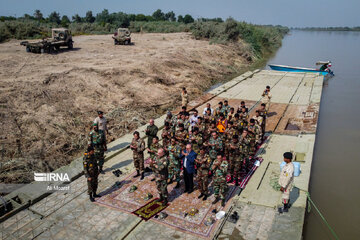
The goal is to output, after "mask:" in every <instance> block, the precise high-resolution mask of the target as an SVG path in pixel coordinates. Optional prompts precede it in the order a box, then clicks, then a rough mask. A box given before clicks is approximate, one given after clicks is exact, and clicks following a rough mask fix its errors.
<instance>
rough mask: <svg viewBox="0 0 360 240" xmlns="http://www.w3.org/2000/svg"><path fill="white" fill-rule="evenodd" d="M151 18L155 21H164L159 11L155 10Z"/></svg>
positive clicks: (163, 15)
mask: <svg viewBox="0 0 360 240" xmlns="http://www.w3.org/2000/svg"><path fill="white" fill-rule="evenodd" d="M152 17H153V18H154V19H155V21H165V14H164V13H163V12H162V11H161V10H160V9H158V10H156V11H155V12H154V13H153V14H152Z"/></svg>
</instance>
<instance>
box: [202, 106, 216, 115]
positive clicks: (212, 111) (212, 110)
mask: <svg viewBox="0 0 360 240" xmlns="http://www.w3.org/2000/svg"><path fill="white" fill-rule="evenodd" d="M208 108H209V109H210V110H211V116H212V115H214V109H212V108H211V104H210V103H207V104H206V108H204V111H203V115H205V114H206V110H207V109H208Z"/></svg>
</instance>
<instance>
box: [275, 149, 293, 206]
mask: <svg viewBox="0 0 360 240" xmlns="http://www.w3.org/2000/svg"><path fill="white" fill-rule="evenodd" d="M292 158H293V154H292V153H291V152H286V153H284V162H286V165H285V166H284V167H283V168H282V170H281V173H280V177H279V184H280V186H281V188H280V191H281V192H282V193H283V194H282V200H283V203H284V207H282V208H279V209H278V210H279V213H283V212H288V211H289V210H288V209H289V208H290V206H289V202H290V191H291V188H292V183H293V181H294V164H293V163H292V162H291V160H292Z"/></svg>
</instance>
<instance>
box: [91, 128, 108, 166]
mask: <svg viewBox="0 0 360 240" xmlns="http://www.w3.org/2000/svg"><path fill="white" fill-rule="evenodd" d="M88 146H92V147H93V148H94V150H95V158H96V160H97V161H98V166H99V172H100V173H104V172H103V165H104V160H105V158H104V153H105V152H106V151H107V147H106V138H105V134H104V132H103V131H102V130H99V128H98V124H97V123H94V124H93V130H92V131H91V132H90V133H89V137H88Z"/></svg>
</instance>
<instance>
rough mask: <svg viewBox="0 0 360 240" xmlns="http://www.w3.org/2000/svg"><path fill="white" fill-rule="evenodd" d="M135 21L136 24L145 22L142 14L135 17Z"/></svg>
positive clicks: (145, 19)
mask: <svg viewBox="0 0 360 240" xmlns="http://www.w3.org/2000/svg"><path fill="white" fill-rule="evenodd" d="M135 21H137V22H142V21H147V18H146V16H145V15H144V14H137V15H136V16H135Z"/></svg>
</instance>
